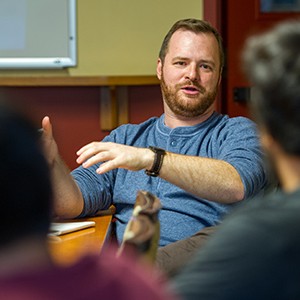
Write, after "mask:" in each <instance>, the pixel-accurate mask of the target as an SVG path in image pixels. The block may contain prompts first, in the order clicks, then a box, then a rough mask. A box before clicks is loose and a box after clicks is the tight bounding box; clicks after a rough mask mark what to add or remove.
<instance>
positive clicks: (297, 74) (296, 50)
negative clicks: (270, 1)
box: [243, 20, 300, 155]
mask: <svg viewBox="0 0 300 300" xmlns="http://www.w3.org/2000/svg"><path fill="white" fill-rule="evenodd" d="M243 59H244V69H245V72H246V73H247V75H248V77H249V79H250V80H251V81H252V83H253V85H254V88H253V95H252V97H251V103H250V105H251V107H252V109H253V113H254V116H255V118H256V120H257V122H258V123H259V124H260V125H262V126H263V127H265V128H266V130H267V131H268V132H269V133H270V134H271V135H272V136H273V138H274V139H275V140H276V141H277V142H278V143H279V144H280V145H281V147H282V148H283V149H284V150H285V151H286V152H287V153H290V154H296V155H300V22H299V21H296V20H290V21H285V22H283V23H280V24H278V25H277V26H276V27H275V28H273V30H270V31H268V32H267V33H264V34H261V35H257V36H254V37H251V38H249V39H248V40H247V43H246V45H245V49H244V54H243Z"/></svg>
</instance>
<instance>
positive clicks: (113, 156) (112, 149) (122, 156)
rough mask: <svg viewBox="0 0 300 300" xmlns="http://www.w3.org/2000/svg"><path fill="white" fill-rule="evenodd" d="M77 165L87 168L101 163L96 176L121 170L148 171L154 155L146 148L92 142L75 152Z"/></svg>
mask: <svg viewBox="0 0 300 300" xmlns="http://www.w3.org/2000/svg"><path fill="white" fill-rule="evenodd" d="M77 155H78V158H77V160H76V161H77V163H79V164H82V166H83V167H84V168H88V167H90V166H92V165H94V164H97V163H102V164H101V165H100V167H99V168H98V169H97V171H96V172H97V173H98V174H103V173H105V172H107V171H110V170H113V169H116V168H123V169H127V170H131V171H139V170H142V169H150V168H151V167H152V164H153V161H154V153H153V152H152V151H151V150H150V149H147V148H137V147H132V146H126V145H122V144H116V143H111V142H92V143H90V144H88V145H86V146H84V147H82V148H81V149H79V150H78V151H77Z"/></svg>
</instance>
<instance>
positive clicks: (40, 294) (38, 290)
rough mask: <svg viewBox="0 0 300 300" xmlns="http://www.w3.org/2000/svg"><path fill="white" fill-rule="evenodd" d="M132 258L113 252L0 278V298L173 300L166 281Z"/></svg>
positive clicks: (104, 252)
mask: <svg viewBox="0 0 300 300" xmlns="http://www.w3.org/2000/svg"><path fill="white" fill-rule="evenodd" d="M159 280H160V279H159V276H157V274H155V273H154V271H153V272H152V270H150V267H149V266H143V267H142V265H140V264H139V263H138V262H137V260H136V259H135V260H134V259H133V257H132V258H131V257H128V256H126V257H124V256H122V257H116V255H115V251H114V250H113V249H109V251H108V249H107V251H103V253H102V254H101V255H100V257H99V256H86V257H84V258H83V259H81V260H80V261H79V262H78V263H76V264H74V265H71V266H67V267H59V266H53V267H52V268H45V269H41V270H35V271H33V272H25V273H22V272H20V274H19V275H18V276H14V277H7V278H5V279H0V299H6V300H10V299H14V300H16V299H22V300H29V299H30V300H37V299H43V300H47V299H49V300H50V299H51V300H52V299H57V300H59V299H89V300H93V299H143V300H155V299H157V300H174V299H177V298H175V297H174V296H171V293H170V292H167V291H166V286H165V282H163V281H159Z"/></svg>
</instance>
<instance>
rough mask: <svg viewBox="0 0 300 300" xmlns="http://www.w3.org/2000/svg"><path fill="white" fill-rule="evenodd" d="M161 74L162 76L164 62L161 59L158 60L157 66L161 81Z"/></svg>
mask: <svg viewBox="0 0 300 300" xmlns="http://www.w3.org/2000/svg"><path fill="white" fill-rule="evenodd" d="M161 74H162V61H161V59H160V58H159V59H158V60H157V65H156V76H157V78H158V79H159V80H161Z"/></svg>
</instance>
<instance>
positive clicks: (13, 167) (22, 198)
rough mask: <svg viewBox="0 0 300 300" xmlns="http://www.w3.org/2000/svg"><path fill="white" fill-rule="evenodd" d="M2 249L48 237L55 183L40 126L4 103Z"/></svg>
mask: <svg viewBox="0 0 300 300" xmlns="http://www.w3.org/2000/svg"><path fill="white" fill-rule="evenodd" d="M0 157H1V167H0V210H1V218H0V236H1V241H0V248H1V247H5V246H7V245H8V244H11V243H14V242H16V241H17V240H19V239H20V240H21V239H25V238H26V237H28V236H30V237H31V236H32V237H35V236H36V237H41V238H45V237H46V235H47V232H48V228H49V224H50V218H51V183H50V175H49V170H48V165H47V162H46V160H45V158H44V156H43V154H42V150H41V147H40V142H39V133H38V130H37V128H36V127H35V126H34V125H33V124H31V122H30V121H29V120H27V118H26V117H25V116H24V115H23V114H22V113H21V112H20V110H17V109H13V108H12V107H9V106H8V105H5V104H4V103H0Z"/></svg>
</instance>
